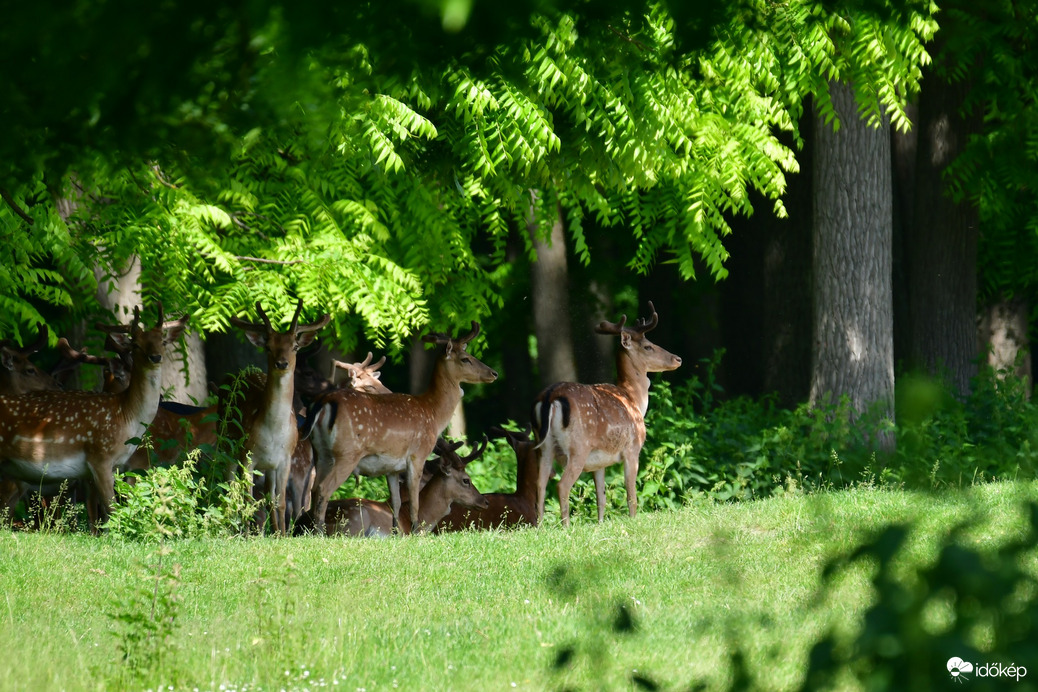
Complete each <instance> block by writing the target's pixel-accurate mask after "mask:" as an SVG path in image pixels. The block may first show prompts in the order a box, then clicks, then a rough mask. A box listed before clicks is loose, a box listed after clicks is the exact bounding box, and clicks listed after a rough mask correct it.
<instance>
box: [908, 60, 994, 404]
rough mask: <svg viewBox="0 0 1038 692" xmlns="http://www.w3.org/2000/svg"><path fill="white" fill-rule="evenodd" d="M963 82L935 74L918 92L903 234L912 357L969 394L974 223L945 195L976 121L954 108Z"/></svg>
mask: <svg viewBox="0 0 1038 692" xmlns="http://www.w3.org/2000/svg"><path fill="white" fill-rule="evenodd" d="M968 90H969V84H968V83H967V82H966V81H963V82H960V83H958V84H955V85H950V84H947V83H946V82H945V80H944V79H941V78H939V77H937V76H936V75H934V74H932V73H931V75H930V76H929V78H928V79H927V80H926V81H925V82H924V83H923V89H922V92H921V93H920V95H919V149H918V152H917V156H916V187H915V218H914V222H913V224H912V226H911V231H910V232H909V233H908V234H907V235H906V241H907V246H908V252H907V259H908V285H909V306H910V309H909V316H910V319H909V325H910V326H909V362H910V364H911V365H913V366H914V367H918V368H923V369H925V370H928V371H929V372H932V373H937V374H944V373H946V374H947V376H948V377H949V379H950V381H951V383H952V384H953V385H954V386H955V388H956V389H957V390H958V391H959V393H960V394H966V393H967V392H969V387H970V379H971V378H972V377H973V375H974V374H976V366H975V363H976V357H977V350H976V347H977V337H976V329H977V328H976V318H977V225H978V215H977V211H976V209H975V208H974V206H973V205H972V204H970V203H969V202H964V203H962V204H956V203H955V202H954V201H952V199H951V198H950V197H949V196H948V195H947V191H946V186H945V184H944V181H943V179H942V175H943V173H944V169H945V168H946V167H947V166H948V164H950V163H951V162H952V161H953V160H954V159H955V157H956V156H958V154H959V152H960V151H961V150H962V149H963V147H964V146H965V145H966V139H967V137H968V136H969V134H970V132H971V131H972V130H973V129H974V128H975V124H974V123H972V122H971V121H970V120H968V119H965V118H963V117H962V116H961V115H960V114H959V112H960V109H961V106H962V103H963V101H964V99H965V97H966V95H967V92H968Z"/></svg>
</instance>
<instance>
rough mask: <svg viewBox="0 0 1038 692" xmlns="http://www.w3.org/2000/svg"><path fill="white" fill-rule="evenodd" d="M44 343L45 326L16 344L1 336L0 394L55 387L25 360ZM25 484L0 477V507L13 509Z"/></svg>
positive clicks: (9, 394)
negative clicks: (22, 343)
mask: <svg viewBox="0 0 1038 692" xmlns="http://www.w3.org/2000/svg"><path fill="white" fill-rule="evenodd" d="M46 343H47V326H46V325H44V324H41V325H39V326H38V327H37V336H36V341H34V342H33V343H31V344H29V345H27V346H22V347H19V346H17V345H15V344H14V343H12V342H10V341H8V340H7V339H4V340H3V341H0V362H2V365H3V367H0V396H18V395H21V394H27V393H29V392H42V391H47V390H54V391H56V390H59V389H61V387H60V386H58V383H57V382H56V381H55V380H54V378H53V377H51V376H50V375H48V374H47V373H45V372H43V371H42V370H40V369H39V368H37V367H36V365H35V364H34V363H33V362H32V361H31V360H29V356H31V355H32V354H34V353H36V352H37V351H39V350H40V349H41V348H43V346H44V345H45V344H46ZM26 488H27V485H26V484H24V483H19V482H17V481H13V480H7V479H3V480H0V507H7V508H8V509H11V510H13V509H14V506H15V505H16V504H17V503H18V498H20V497H21V496H22V495H24V494H25V490H26Z"/></svg>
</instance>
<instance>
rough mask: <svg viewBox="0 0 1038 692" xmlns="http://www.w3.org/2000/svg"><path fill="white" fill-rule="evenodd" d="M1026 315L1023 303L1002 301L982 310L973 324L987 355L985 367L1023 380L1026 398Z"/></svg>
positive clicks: (1028, 364) (1028, 379)
mask: <svg viewBox="0 0 1038 692" xmlns="http://www.w3.org/2000/svg"><path fill="white" fill-rule="evenodd" d="M1030 311H1031V306H1030V305H1029V304H1028V303H1027V301H1026V300H1024V299H1022V298H1016V299H1012V298H1004V299H1002V300H1000V301H998V302H996V303H993V304H991V305H987V306H985V307H984V309H983V310H981V312H980V315H979V318H978V320H977V332H978V333H977V336H978V341H979V348H980V350H981V353H986V354H987V356H986V358H985V361H986V362H987V364H988V365H990V366H991V367H993V368H995V369H996V370H1007V371H1008V372H1011V373H1013V374H1014V375H1016V376H1017V377H1022V378H1025V379H1026V382H1027V391H1028V395H1030V392H1031V382H1032V381H1033V376H1032V372H1031V358H1030V354H1029V353H1028V351H1029V350H1030V343H1029V340H1028V332H1027V322H1028V317H1029V315H1030Z"/></svg>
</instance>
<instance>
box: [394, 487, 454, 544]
mask: <svg viewBox="0 0 1038 692" xmlns="http://www.w3.org/2000/svg"><path fill="white" fill-rule="evenodd" d="M444 483H446V481H445V480H444V479H443V478H441V477H440V476H433V479H432V480H430V481H429V482H428V483H426V485H425V487H424V488H422V492H420V493H419V494H418V526H414V527H411V528H412V530H414V529H424V530H426V531H432V530H433V529H434V528H436V525H437V524H439V523H440V520H441V519H443V518H444V517H445V516H447V515H448V514H450V511H451V501H450V500H448V499H447V498H446V497H444V495H445V493H444V492H443V484H444ZM400 514H401V515H403V514H404V512H403V509H401V511H400ZM401 518H402V516H401Z"/></svg>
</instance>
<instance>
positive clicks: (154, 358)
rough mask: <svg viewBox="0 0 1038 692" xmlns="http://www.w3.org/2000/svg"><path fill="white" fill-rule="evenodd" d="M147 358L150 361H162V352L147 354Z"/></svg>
mask: <svg viewBox="0 0 1038 692" xmlns="http://www.w3.org/2000/svg"><path fill="white" fill-rule="evenodd" d="M148 360H150V361H151V362H152V363H161V362H162V354H161V353H153V354H151V355H150V356H148Z"/></svg>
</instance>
